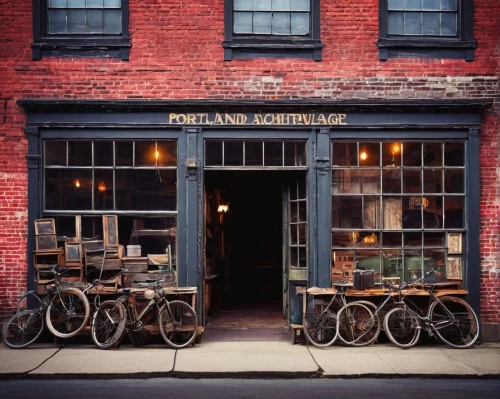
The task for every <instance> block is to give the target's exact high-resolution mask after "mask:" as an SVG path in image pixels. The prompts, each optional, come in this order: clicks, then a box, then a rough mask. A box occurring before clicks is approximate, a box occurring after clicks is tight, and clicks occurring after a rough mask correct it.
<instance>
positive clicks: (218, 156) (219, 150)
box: [205, 140, 307, 169]
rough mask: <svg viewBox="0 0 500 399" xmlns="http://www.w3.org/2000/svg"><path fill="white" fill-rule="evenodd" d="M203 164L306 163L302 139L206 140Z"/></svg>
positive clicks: (289, 165)
mask: <svg viewBox="0 0 500 399" xmlns="http://www.w3.org/2000/svg"><path fill="white" fill-rule="evenodd" d="M205 154H206V158H205V168H207V169H208V168H221V167H222V168H230V167H242V168H252V167H260V168H261V167H270V168H297V167H299V168H303V167H306V166H307V146H306V142H305V141H282V140H278V141H271V140H266V141H254V140H252V141H241V140H240V141H233V140H207V141H206V142H205Z"/></svg>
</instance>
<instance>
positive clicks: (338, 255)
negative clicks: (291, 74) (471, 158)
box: [331, 141, 466, 282]
mask: <svg viewBox="0 0 500 399" xmlns="http://www.w3.org/2000/svg"><path fill="white" fill-rule="evenodd" d="M332 162H333V167H332V187H331V194H332V277H335V278H334V279H338V278H340V277H344V273H347V275H349V273H352V270H353V269H355V268H364V269H373V270H375V276H376V278H377V280H378V281H379V282H380V280H381V278H382V277H392V278H399V279H400V280H401V281H414V280H416V279H418V278H420V277H422V276H423V273H425V272H427V271H428V270H430V268H433V269H435V270H437V273H436V275H435V278H436V280H438V281H442V280H446V278H448V277H450V271H451V270H450V268H452V269H453V271H455V269H456V267H457V264H460V265H461V262H462V249H461V243H462V240H463V236H464V234H465V233H466V231H465V227H466V226H465V217H464V215H465V208H466V199H465V184H466V182H465V143H463V142H445V143H442V142H412V141H406V142H355V141H351V142H333V146H332ZM450 235H451V237H453V240H455V244H457V241H458V243H459V244H460V245H459V246H458V247H459V249H457V247H456V245H455V246H454V248H453V249H451V247H450V242H449V237H450Z"/></svg>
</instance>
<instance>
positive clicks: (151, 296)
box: [91, 280, 198, 349]
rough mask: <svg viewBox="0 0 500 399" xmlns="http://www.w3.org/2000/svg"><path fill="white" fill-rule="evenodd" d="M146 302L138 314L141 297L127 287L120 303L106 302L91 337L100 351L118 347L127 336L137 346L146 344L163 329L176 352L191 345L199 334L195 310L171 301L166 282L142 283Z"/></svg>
mask: <svg viewBox="0 0 500 399" xmlns="http://www.w3.org/2000/svg"><path fill="white" fill-rule="evenodd" d="M139 287H140V288H144V289H145V290H144V291H142V292H140V293H139V294H138V295H141V296H142V297H143V298H140V299H144V300H146V301H148V302H146V303H145V304H143V305H145V306H143V309H142V311H140V312H138V307H137V303H136V302H137V298H136V297H134V294H133V292H132V288H123V289H122V292H123V295H122V296H121V297H120V298H118V299H117V300H110V301H105V302H103V303H102V304H101V305H100V306H99V308H98V309H97V311H96V313H95V314H94V317H93V322H92V329H91V335H92V340H93V341H94V344H95V345H96V346H97V347H98V348H99V349H108V348H111V347H113V346H117V345H118V344H119V343H120V341H121V339H122V337H123V335H124V333H125V332H127V334H128V338H129V339H130V341H131V342H132V343H133V344H134V345H136V346H141V345H145V344H146V343H148V342H149V340H150V339H151V335H152V334H153V332H154V331H155V330H156V328H159V330H160V334H161V336H162V337H163V340H164V341H165V342H166V343H167V344H168V345H169V346H170V347H171V348H174V349H180V348H184V347H186V346H188V345H189V344H191V343H192V342H193V341H194V340H195V338H196V335H197V333H198V321H197V316H196V312H195V311H194V309H193V308H192V307H191V306H190V305H188V304H187V303H186V302H184V301H179V300H175V301H168V299H167V293H166V291H165V289H164V288H163V280H153V281H147V282H144V283H140V284H139Z"/></svg>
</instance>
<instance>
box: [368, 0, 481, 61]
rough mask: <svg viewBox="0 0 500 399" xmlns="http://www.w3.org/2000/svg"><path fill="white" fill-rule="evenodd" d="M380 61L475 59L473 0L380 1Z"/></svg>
mask: <svg viewBox="0 0 500 399" xmlns="http://www.w3.org/2000/svg"><path fill="white" fill-rule="evenodd" d="M379 10H380V11H379V12H380V15H379V20H380V39H379V41H378V46H379V49H380V59H382V60H386V59H388V58H402V57H433V58H464V59H466V60H467V61H472V60H473V59H474V49H475V47H476V42H475V41H474V40H472V22H473V18H472V14H473V4H472V0H381V2H380V7H379Z"/></svg>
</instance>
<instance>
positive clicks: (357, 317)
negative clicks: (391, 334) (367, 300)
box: [337, 302, 380, 346]
mask: <svg viewBox="0 0 500 399" xmlns="http://www.w3.org/2000/svg"><path fill="white" fill-rule="evenodd" d="M379 324H380V323H379V319H378V316H377V315H375V316H374V315H373V313H372V312H371V310H370V309H369V308H368V306H366V305H364V304H361V303H358V302H352V303H348V304H347V305H345V306H343V307H342V308H341V309H340V310H339V312H338V313H337V329H338V337H339V339H340V341H342V342H343V343H344V344H346V345H351V346H366V345H370V344H371V343H372V342H374V341H375V340H376V339H377V337H378V332H379Z"/></svg>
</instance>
